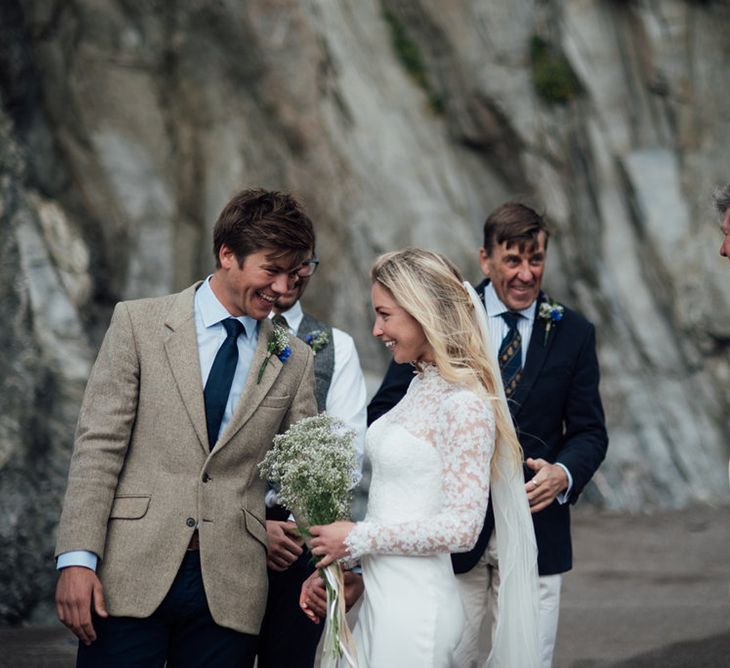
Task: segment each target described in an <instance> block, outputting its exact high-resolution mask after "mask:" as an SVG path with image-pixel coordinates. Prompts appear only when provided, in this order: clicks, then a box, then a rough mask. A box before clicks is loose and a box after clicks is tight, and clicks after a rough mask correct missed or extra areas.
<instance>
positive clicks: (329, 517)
mask: <svg viewBox="0 0 730 668" xmlns="http://www.w3.org/2000/svg"><path fill="white" fill-rule="evenodd" d="M354 439H355V432H354V431H352V430H349V429H347V426H346V425H345V423H344V422H342V420H338V419H337V418H334V417H332V416H330V415H327V414H326V413H320V414H319V415H315V416H314V417H309V418H304V419H302V420H299V422H297V423H296V424H294V425H292V426H291V427H290V428H289V429H288V430H287V431H286V432H285V433H284V434H278V435H277V436H275V437H274V445H273V447H272V448H271V450H269V451H268V452H267V453H266V456H265V457H264V460H263V461H262V462H261V463H260V464H259V470H260V471H261V475H262V476H263V477H264V478H266V479H267V480H268V481H269V482H270V483H271V484H272V485H273V486H274V487H275V488H276V490H277V495H278V498H279V503H281V504H282V505H283V506H285V507H286V508H288V509H289V511H291V513H292V514H293V515H294V519H295V520H296V522H297V526H298V527H299V530H300V531H301V532H302V535H303V536H304V538H305V540H307V541H308V538H309V537H310V536H309V532H308V531H307V529H308V527H310V526H314V525H319V524H330V523H331V522H336V521H337V520H346V519H349V518H350V505H351V503H352V490H353V487H354V486H355V485H356V484H357V482H358V477H359V470H358V462H357V454H356V452H355V448H354V446H353V442H354ZM321 574H322V578H323V579H324V581H325V585H326V588H327V620H326V622H325V628H324V643H325V644H324V650H325V653H329V655H330V656H331V657H332V658H334V659H337V658H339V657H344V658H345V660H346V661H347V662H348V663H349V664H350V665H351V666H356V665H357V658H356V653H355V647H354V643H353V640H352V635H351V634H350V629H349V627H348V625H347V620H346V618H345V601H344V591H345V588H344V583H343V576H342V569H341V568H340V566H339V564H337V563H333V564H330V565H329V566H327V567H325V568H323V569H321Z"/></svg>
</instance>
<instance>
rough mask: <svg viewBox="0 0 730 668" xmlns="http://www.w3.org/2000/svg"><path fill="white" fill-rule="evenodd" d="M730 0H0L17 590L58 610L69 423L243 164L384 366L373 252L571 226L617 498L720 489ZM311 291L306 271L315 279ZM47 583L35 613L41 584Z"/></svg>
mask: <svg viewBox="0 0 730 668" xmlns="http://www.w3.org/2000/svg"><path fill="white" fill-rule="evenodd" d="M728 26H730V7H729V6H728V3H726V2H719V1H718V2H712V1H705V2H698V1H690V0H684V1H679V0H676V1H674V0H667V1H666V2H662V3H654V2H648V1H639V0H637V1H635V2H617V1H611V2H609V1H608V0H603V1H599V0H585V1H578V0H564V1H562V2H552V3H546V2H541V1H539V0H532V1H530V0H520V1H516V2H482V1H481V0H460V1H458V2H457V1H455V2H448V3H443V2H438V1H437V0H382V1H381V2H377V1H375V0H371V1H368V0H358V1H357V2H355V1H354V0H343V1H341V2H331V1H329V0H302V1H297V0H248V1H247V2H233V3H223V2H221V3H212V2H203V1H197V0H194V1H191V2H180V1H172V2H152V3H150V2H144V3H143V2H127V1H123V0H107V1H106V2H96V1H93V0H67V1H65V2H59V1H54V0H22V1H21V0H8V1H7V2H3V3H2V7H1V8H0V35H1V37H2V39H0V74H1V83H2V87H1V90H0V94H1V96H2V111H1V112H0V230H1V233H0V258H1V260H2V262H1V263H0V276H1V278H2V280H1V281H0V295H1V297H2V298H1V308H2V313H3V316H4V323H5V326H4V327H3V328H2V329H0V350H2V355H0V368H1V371H2V372H1V373H0V383H2V391H1V392H0V404H1V405H2V411H1V412H0V416H1V417H0V498H2V508H3V513H1V514H0V541H2V544H3V545H4V546H5V547H4V548H3V550H2V551H1V552H0V590H1V591H2V595H1V596H0V618H1V619H4V620H6V621H10V622H13V621H19V620H22V619H27V618H28V617H29V616H31V618H32V615H35V617H36V618H40V617H42V615H43V614H45V612H46V611H47V610H48V608H47V604H44V605H46V607H44V605H41V606H40V607H39V606H38V604H39V602H43V601H45V602H47V601H48V599H49V596H50V592H51V591H52V587H53V582H54V580H55V575H54V573H53V572H52V571H51V566H50V564H51V563H52V550H53V539H54V536H53V534H54V527H55V522H56V520H57V517H58V513H59V510H60V501H61V498H62V494H63V488H64V483H65V474H66V467H67V464H68V457H69V455H70V451H71V447H72V433H73V425H74V423H75V418H76V412H77V409H78V404H79V402H80V397H81V393H82V391H83V386H84V382H85V379H86V377H87V375H88V371H89V368H90V365H91V363H92V361H93V358H94V354H95V350H96V348H97V347H98V344H99V342H100V337H101V335H102V334H103V331H104V329H105V327H106V324H107V322H108V317H109V315H110V308H111V306H112V305H113V303H114V302H115V301H117V300H119V299H125V298H134V297H139V296H147V295H153V294H163V293H166V292H169V291H173V290H177V289H179V288H182V287H184V286H185V285H187V284H189V283H191V282H192V281H193V280H194V279H196V278H198V277H200V276H202V275H204V274H205V273H206V272H207V271H208V270H209V269H210V267H211V266H212V262H211V256H210V250H209V247H210V229H211V226H212V223H213V221H214V220H215V218H216V216H217V214H218V212H219V210H220V208H221V207H222V205H223V204H224V203H225V201H227V199H228V198H229V196H230V195H231V194H232V193H233V192H234V191H236V190H238V189H240V188H241V187H244V186H250V185H261V186H264V187H271V188H279V189H285V190H290V191H293V192H295V193H297V194H298V195H299V196H300V197H301V199H302V200H303V201H304V202H305V203H306V205H307V207H308V209H309V211H310V213H311V214H312V216H313V218H314V220H315V221H316V225H317V229H318V236H319V252H320V255H321V257H322V260H323V262H322V270H321V273H319V274H318V275H317V278H316V280H315V282H314V283H313V285H312V286H311V287H310V293H311V294H310V295H309V296H308V304H309V306H310V307H311V309H312V310H313V311H314V312H315V313H316V314H317V315H319V316H321V317H323V318H325V319H327V320H329V321H330V322H333V323H335V324H337V325H339V326H341V327H342V328H344V329H346V330H348V331H349V332H351V333H352V334H353V336H354V337H355V339H356V341H357V343H358V346H359V349H360V353H361V357H362V359H363V363H364V366H365V367H366V368H367V369H368V371H369V372H370V373H371V374H372V377H373V378H374V379H375V378H376V377H377V376H379V374H380V373H382V371H383V369H384V367H385V356H384V354H383V351H381V350H379V348H378V347H377V345H376V344H375V343H374V342H373V341H372V340H371V338H370V337H369V328H370V315H369V311H368V309H369V306H368V291H369V286H368V280H367V272H368V268H369V265H370V263H371V261H372V259H373V258H374V256H375V255H376V254H377V253H379V252H381V251H384V250H391V249H395V248H399V247H402V246H405V245H420V246H424V247H429V248H435V249H438V250H441V251H443V252H445V253H446V254H448V255H449V256H450V257H451V258H452V259H453V260H454V261H456V262H457V263H458V264H460V265H461V266H462V267H463V268H464V270H465V271H466V273H467V275H468V276H469V277H471V278H473V279H475V280H476V279H478V269H477V264H476V253H477V249H478V246H479V244H480V233H479V231H480V227H481V223H482V221H483V219H484V217H485V214H486V213H487V212H488V211H490V210H491V209H492V208H494V207H495V206H496V205H498V204H500V203H501V202H503V201H505V200H506V199H508V198H512V197H519V198H521V199H522V200H523V201H526V202H528V203H533V204H535V205H536V206H538V207H539V208H543V209H545V210H546V212H547V214H548V216H549V218H550V219H551V221H552V223H553V227H554V230H555V235H554V238H553V241H552V242H551V247H550V257H549V267H548V278H547V281H546V282H547V288H548V289H549V291H550V292H551V294H552V295H553V296H554V297H556V298H557V299H559V300H561V301H565V302H566V303H567V304H569V305H571V306H573V307H575V308H577V309H578V310H580V311H582V312H583V313H584V314H585V315H586V316H587V317H589V318H590V319H591V320H592V321H593V322H594V323H595V324H596V326H597V329H598V335H599V345H600V351H599V352H600V359H601V364H602V370H603V385H602V391H603V396H604V400H605V404H606V409H607V417H608V422H609V429H610V435H611V447H610V449H609V457H608V460H607V461H606V464H605V465H604V467H603V468H602V469H601V471H600V473H599V475H598V476H597V479H596V484H595V485H593V487H592V489H591V490H590V491H589V492H588V494H587V495H586V496H587V497H588V498H589V499H592V500H593V501H594V502H597V503H601V504H603V505H606V506H608V507H612V508H623V509H631V510H639V509H642V508H647V507H655V506H663V507H680V506H683V505H686V504H688V503H691V502H695V501H699V500H712V499H718V498H723V497H724V496H725V494H726V488H727V473H726V471H727V468H726V460H727V455H728V441H729V440H730V439H729V437H730V434H729V430H728V426H727V421H726V419H725V416H726V415H727V414H728V410H729V409H730V402H729V401H728V392H727V388H728V386H729V385H730V354H729V350H728V348H729V346H730V296H729V295H730V292H728V291H727V290H723V286H724V285H726V284H727V281H728V280H730V273H729V272H730V267H728V266H725V265H724V264H723V263H722V262H723V261H721V260H720V258H719V257H717V252H716V248H717V247H718V245H719V234H718V232H717V229H716V226H715V225H713V213H712V210H711V208H710V206H709V203H708V198H709V193H710V192H711V190H712V186H713V185H715V184H717V183H722V182H724V181H727V180H728V179H730V174H729V172H728V163H727V155H728V154H730V127H729V124H730V120H729V119H730V94H728V92H727V73H726V69H727V68H726V67H725V63H727V62H728V60H729V59H728V56H730V46H729V44H728V41H727V28H728ZM315 293H316V296H315ZM34 611H35V612H34Z"/></svg>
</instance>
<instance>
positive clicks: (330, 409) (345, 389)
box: [266, 301, 368, 519]
mask: <svg viewBox="0 0 730 668" xmlns="http://www.w3.org/2000/svg"><path fill="white" fill-rule="evenodd" d="M281 315H283V316H284V318H286V323H287V325H288V326H289V333H290V334H291V335H292V336H296V333H297V331H298V330H299V325H301V324H302V318H304V311H302V305H301V304H300V302H298V301H297V303H296V304H294V306H292V307H291V308H290V309H289V310H288V311H283V312H282V314H281ZM269 317H270V318H273V317H274V313H273V311H272V313H271V314H270V315H269ZM332 345H333V346H334V347H335V366H334V369H333V371H332V381H331V382H330V386H329V389H328V390H327V397H326V398H325V411H326V412H327V413H328V414H329V415H332V416H333V417H336V418H340V420H342V421H343V422H344V423H345V424H346V425H347V426H348V427H350V429H353V430H354V431H355V442H354V445H355V450H356V452H357V463H358V467H359V468H360V470H362V460H363V457H364V454H365V432H366V431H367V427H368V424H367V405H366V399H367V389H366V387H365V376H364V375H363V373H362V369H361V368H360V358H359V357H358V355H357V349H356V348H355V342H354V341H353V340H352V337H351V336H350V335H349V334H347V333H346V332H343V331H342V330H341V329H337V328H336V327H333V328H332ZM277 503H278V499H277V496H276V492H275V491H274V490H273V489H270V490H268V492H266V505H267V506H268V507H269V508H271V507H272V506H275V505H276V504H277ZM289 519H292V517H290V518H289Z"/></svg>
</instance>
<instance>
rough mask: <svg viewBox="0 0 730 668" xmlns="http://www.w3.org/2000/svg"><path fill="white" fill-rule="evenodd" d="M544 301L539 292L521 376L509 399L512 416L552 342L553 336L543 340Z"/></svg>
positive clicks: (529, 388) (535, 375)
mask: <svg viewBox="0 0 730 668" xmlns="http://www.w3.org/2000/svg"><path fill="white" fill-rule="evenodd" d="M543 301H545V295H544V293H542V292H540V295H539V297H538V298H537V304H535V321H534V322H533V325H532V334H531V335H530V344H529V345H528V347H527V357H526V358H525V366H524V368H523V370H522V377H521V378H520V381H519V382H518V383H517V388H516V389H515V391H514V392H513V393H512V396H511V397H510V399H509V404H510V412H511V413H512V417H516V416H517V414H518V413H519V412H520V409H521V408H522V404H523V403H524V401H525V398H526V397H527V395H528V394H529V393H530V390H531V389H532V386H533V385H534V384H535V380H537V377H538V376H539V375H540V371H541V369H542V367H543V365H544V364H545V360H546V359H547V354H548V352H549V351H550V346H552V343H553V338H554V337H553V336H550V337H548V340H547V341H545V319H544V318H541V317H540V316H539V313H540V304H542V302H543Z"/></svg>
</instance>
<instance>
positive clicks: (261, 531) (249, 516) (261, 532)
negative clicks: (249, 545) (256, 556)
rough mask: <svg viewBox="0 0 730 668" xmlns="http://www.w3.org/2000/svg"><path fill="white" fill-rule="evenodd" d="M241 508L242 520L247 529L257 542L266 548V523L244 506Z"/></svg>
mask: <svg viewBox="0 0 730 668" xmlns="http://www.w3.org/2000/svg"><path fill="white" fill-rule="evenodd" d="M242 510H243V521H244V523H245V524H246V531H248V532H249V533H250V534H251V535H252V536H253V537H254V538H255V539H256V540H257V541H258V542H259V543H261V544H262V545H263V546H264V547H265V548H267V549H268V541H267V540H266V525H265V524H264V523H263V522H262V521H261V520H260V519H258V518H257V517H256V516H255V515H254V514H253V513H251V512H249V511H248V510H246V509H245V508H242Z"/></svg>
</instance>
